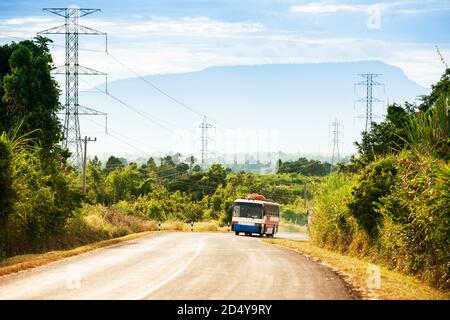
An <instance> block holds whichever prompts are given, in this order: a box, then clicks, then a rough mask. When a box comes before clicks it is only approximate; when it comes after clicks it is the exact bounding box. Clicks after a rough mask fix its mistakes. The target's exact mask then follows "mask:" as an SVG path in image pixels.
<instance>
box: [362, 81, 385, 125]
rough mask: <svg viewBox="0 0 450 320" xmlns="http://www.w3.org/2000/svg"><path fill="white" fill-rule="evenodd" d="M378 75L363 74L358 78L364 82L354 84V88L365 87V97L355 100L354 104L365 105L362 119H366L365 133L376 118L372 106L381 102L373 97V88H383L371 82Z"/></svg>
mask: <svg viewBox="0 0 450 320" xmlns="http://www.w3.org/2000/svg"><path fill="white" fill-rule="evenodd" d="M380 75H381V74H378V73H363V74H359V76H361V77H363V78H364V80H363V81H361V82H358V83H356V84H355V86H365V87H366V97H365V98H361V99H357V100H356V102H365V103H366V114H365V115H364V116H362V117H364V118H365V119H366V125H365V131H366V132H367V131H368V130H369V129H370V128H371V126H372V119H373V118H374V117H376V115H374V114H373V104H374V103H377V102H382V101H381V100H380V99H378V98H375V97H374V96H373V86H384V84H383V83H380V82H377V81H375V80H373V79H374V78H376V77H378V76H380Z"/></svg>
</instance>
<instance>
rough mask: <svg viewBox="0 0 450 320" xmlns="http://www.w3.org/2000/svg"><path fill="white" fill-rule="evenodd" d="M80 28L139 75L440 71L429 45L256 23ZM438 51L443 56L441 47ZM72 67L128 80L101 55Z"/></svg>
mask: <svg viewBox="0 0 450 320" xmlns="http://www.w3.org/2000/svg"><path fill="white" fill-rule="evenodd" d="M391 4H393V2H391ZM357 8H358V9H354V8H353V9H349V8H346V7H345V9H346V10H363V8H362V7H361V6H359V7H357ZM326 9H327V10H338V9H336V8H330V7H326ZM339 10H343V7H340V9H339ZM83 20H84V21H83ZM25 21H28V22H26V23H25ZM80 23H82V24H84V25H86V26H90V27H93V28H96V29H100V30H102V31H105V32H107V33H108V34H109V36H110V40H109V50H110V52H111V54H113V55H115V56H117V57H118V58H119V59H120V60H121V61H124V62H126V64H127V65H128V66H129V67H131V68H132V69H134V70H138V71H139V73H141V74H158V73H177V72H186V71H194V70H201V69H204V68H206V67H209V66H214V65H238V64H264V63H307V62H330V61H355V60H382V61H385V62H387V63H390V64H394V65H397V66H399V67H401V68H403V69H404V71H405V73H406V74H407V75H408V76H409V77H410V78H412V79H413V80H415V81H417V82H418V83H420V84H421V85H423V86H427V87H428V86H429V85H430V84H431V83H433V82H435V81H436V79H438V78H439V76H440V73H441V70H440V67H439V65H438V63H439V61H438V59H437V57H436V53H435V48H434V46H433V45H431V44H422V43H401V42H395V43H394V42H389V41H382V40H375V39H371V38H355V37H331V36H323V35H320V34H315V35H311V36H305V35H302V34H299V33H296V32H292V31H282V30H278V31H277V30H270V29H268V28H267V27H266V26H264V25H263V24H261V23H257V22H248V21H241V22H225V21H219V20H214V19H211V18H208V17H184V18H167V17H152V18H150V19H138V20H133V21H131V20H130V21H127V20H118V21H106V20H103V19H94V18H89V19H82V21H80ZM58 24H61V19H58V18H57V17H54V18H53V17H52V18H45V19H42V18H38V17H23V18H16V19H7V20H6V19H4V20H0V34H1V33H5V34H10V35H13V36H17V37H23V38H30V37H32V36H34V35H35V33H36V32H38V31H40V30H43V29H46V28H50V27H53V26H57V25H58ZM52 39H54V40H55V44H57V45H61V47H55V48H52V52H53V53H54V60H55V63H56V64H63V62H64V48H63V47H62V45H63V44H64V41H63V37H62V36H60V37H56V36H55V37H54V36H52ZM0 40H1V42H2V43H3V42H4V40H3V39H2V38H0ZM103 45H104V42H103V40H101V39H98V38H97V37H81V38H80V48H90V49H97V50H103ZM441 49H442V51H443V52H444V54H445V52H446V50H448V47H446V46H443V47H442V48H441ZM436 61H437V62H436ZM80 64H82V65H86V66H91V67H94V68H96V69H99V70H102V71H105V72H107V73H108V74H109V78H110V79H111V80H112V79H117V78H123V77H130V76H132V74H130V73H129V72H127V71H126V70H125V69H124V68H123V67H122V66H120V65H118V64H117V63H115V62H114V61H113V60H112V59H111V58H109V57H107V56H106V57H103V56H102V55H101V53H90V52H86V51H82V52H81V53H80ZM92 79H93V77H92ZM99 81H103V79H99Z"/></svg>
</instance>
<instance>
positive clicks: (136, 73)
mask: <svg viewBox="0 0 450 320" xmlns="http://www.w3.org/2000/svg"><path fill="white" fill-rule="evenodd" d="M107 54H108V55H109V56H110V57H111V58H112V59H114V60H115V61H116V62H117V63H118V64H120V65H121V66H122V67H124V68H125V69H126V70H128V71H129V72H131V73H132V74H134V75H135V76H136V77H138V78H139V79H141V80H142V81H144V82H145V83H146V84H148V85H149V86H151V87H152V88H153V89H155V90H156V91H158V92H159V93H161V94H162V95H164V96H166V97H167V98H169V99H170V100H172V101H173V102H175V103H176V104H177V105H179V106H181V107H183V108H184V109H186V110H188V111H190V112H192V113H194V114H196V115H199V116H201V117H206V118H208V119H210V120H211V121H213V122H215V123H217V124H220V122H219V121H217V120H214V119H212V118H211V117H208V116H206V115H205V114H203V113H201V112H199V111H197V110H195V109H194V108H192V107H190V106H188V105H187V104H185V103H183V102H181V101H180V100H178V99H176V98H175V97H173V96H172V95H170V94H169V93H167V92H166V91H164V90H162V89H161V88H159V87H158V86H157V85H155V84H154V83H152V82H150V81H149V80H148V79H146V78H145V77H143V76H142V75H141V74H139V73H138V72H136V71H135V70H133V69H131V68H130V67H128V66H127V65H125V64H124V63H123V62H121V61H120V60H119V59H118V58H117V57H115V56H113V55H112V54H111V53H110V52H107Z"/></svg>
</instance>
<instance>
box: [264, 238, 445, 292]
mask: <svg viewBox="0 0 450 320" xmlns="http://www.w3.org/2000/svg"><path fill="white" fill-rule="evenodd" d="M261 242H264V243H267V244H271V245H275V246H278V247H282V248H285V249H288V250H292V251H294V252H296V253H298V254H301V255H303V256H305V257H307V258H310V259H311V260H313V261H316V262H318V263H320V264H322V265H324V266H327V267H328V268H330V269H331V270H333V271H334V272H335V273H337V274H338V275H339V276H340V277H341V278H342V279H343V280H344V282H345V283H347V284H348V285H349V286H350V288H352V289H353V290H354V292H355V293H357V294H358V295H359V298H360V299H363V300H450V292H443V291H440V290H438V289H436V288H432V287H430V286H429V285H427V284H425V283H423V282H422V281H420V280H419V279H417V278H415V277H413V276H408V275H404V274H401V273H399V272H396V271H392V270H388V269H386V268H385V267H383V266H379V267H380V281H381V283H380V287H379V288H369V287H368V282H367V280H368V277H367V271H368V266H369V265H370V261H369V260H366V259H359V258H355V257H349V256H347V255H344V254H341V253H338V252H335V251H330V250H327V249H324V248H320V247H318V246H315V245H314V244H312V243H310V242H309V241H299V240H286V239H276V238H275V239H262V241H261Z"/></svg>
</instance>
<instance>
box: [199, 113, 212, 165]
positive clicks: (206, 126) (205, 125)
mask: <svg viewBox="0 0 450 320" xmlns="http://www.w3.org/2000/svg"><path fill="white" fill-rule="evenodd" d="M199 128H200V129H202V132H201V143H202V151H201V153H202V164H205V161H206V159H207V158H208V154H209V150H208V144H209V141H211V139H210V137H209V136H208V130H209V129H212V128H214V127H213V126H212V125H211V124H210V123H208V121H207V119H206V117H205V116H204V117H203V121H202V123H201V124H200V125H199Z"/></svg>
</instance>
